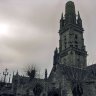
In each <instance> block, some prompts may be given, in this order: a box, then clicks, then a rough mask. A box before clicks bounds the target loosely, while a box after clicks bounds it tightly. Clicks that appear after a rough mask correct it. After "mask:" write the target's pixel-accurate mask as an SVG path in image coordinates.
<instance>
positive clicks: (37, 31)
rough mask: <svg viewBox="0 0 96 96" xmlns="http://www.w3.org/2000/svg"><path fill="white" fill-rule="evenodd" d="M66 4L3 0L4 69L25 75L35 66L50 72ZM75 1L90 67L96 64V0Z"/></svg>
mask: <svg viewBox="0 0 96 96" xmlns="http://www.w3.org/2000/svg"><path fill="white" fill-rule="evenodd" d="M67 1H68V0H0V26H1V27H0V28H1V29H2V30H0V67H1V69H2V70H3V69H4V68H6V67H7V68H8V69H9V70H12V71H13V70H15V71H16V70H17V69H18V70H19V71H20V72H23V71H24V67H25V66H27V65H29V64H36V66H37V67H38V68H39V69H40V70H43V71H42V72H44V69H45V68H47V69H48V70H49V71H50V70H51V68H52V64H53V53H54V49H55V48H56V46H57V47H58V40H59V34H58V30H59V20H60V16H61V13H62V12H64V11H65V3H66V2H67ZM72 1H74V3H75V5H76V12H77V11H78V10H79V11H80V15H81V18H82V20H83V27H84V29H85V31H84V39H85V45H86V49H87V51H88V54H89V55H88V65H91V64H92V63H96V0H72ZM2 25H3V27H4V28H2ZM4 29H6V30H4ZM1 69H0V70H1ZM42 72H41V73H42Z"/></svg>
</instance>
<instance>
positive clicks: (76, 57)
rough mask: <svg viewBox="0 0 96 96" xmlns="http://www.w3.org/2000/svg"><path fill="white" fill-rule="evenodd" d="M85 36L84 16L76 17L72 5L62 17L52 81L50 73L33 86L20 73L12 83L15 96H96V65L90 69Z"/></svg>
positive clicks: (70, 2) (67, 7)
mask: <svg viewBox="0 0 96 96" xmlns="http://www.w3.org/2000/svg"><path fill="white" fill-rule="evenodd" d="M83 32H84V29H83V26H82V19H81V17H80V13H79V12H78V14H76V12H75V5H74V2H72V1H68V2H67V3H66V6H65V15H63V14H62V15H61V19H60V30H59V36H60V40H59V48H56V50H55V51H54V57H53V68H52V70H51V72H50V75H49V77H47V71H46V72H45V79H38V78H34V79H33V80H32V81H30V82H29V78H28V77H23V76H20V75H19V74H18V73H17V74H16V75H15V76H13V80H12V89H11V93H12V94H13V96H35V95H36V96H96V65H95V64H93V65H91V66H87V60H86V59H87V51H86V48H85V45H84V38H83ZM58 49H59V50H58ZM34 90H35V91H36V94H34ZM1 96H3V95H1ZM8 96H10V95H8Z"/></svg>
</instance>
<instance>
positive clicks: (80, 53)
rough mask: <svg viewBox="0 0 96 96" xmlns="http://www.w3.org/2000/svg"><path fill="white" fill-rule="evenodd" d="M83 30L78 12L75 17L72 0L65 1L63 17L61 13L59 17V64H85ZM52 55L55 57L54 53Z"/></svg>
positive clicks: (79, 65)
mask: <svg viewBox="0 0 96 96" xmlns="http://www.w3.org/2000/svg"><path fill="white" fill-rule="evenodd" d="M83 31H84V30H83V27H82V19H81V17H80V13H79V12H78V15H77V17H76V12H75V5H74V2H72V1H69V2H67V3H66V7H65V17H64V15H63V14H62V16H61V19H60V30H59V35H60V40H59V59H60V60H59V63H60V64H65V65H68V66H74V67H80V68H83V67H85V66H86V57H87V52H86V49H85V45H84V39H83ZM54 57H55V58H56V55H55V56H54ZM55 58H54V59H55ZM54 61H56V60H54Z"/></svg>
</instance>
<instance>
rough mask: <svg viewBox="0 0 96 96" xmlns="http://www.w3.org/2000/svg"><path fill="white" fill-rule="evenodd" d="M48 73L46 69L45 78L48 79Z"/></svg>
mask: <svg viewBox="0 0 96 96" xmlns="http://www.w3.org/2000/svg"><path fill="white" fill-rule="evenodd" d="M47 75H48V73H47V69H45V80H47Z"/></svg>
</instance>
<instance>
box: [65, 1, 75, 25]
mask: <svg viewBox="0 0 96 96" xmlns="http://www.w3.org/2000/svg"><path fill="white" fill-rule="evenodd" d="M65 24H76V14H75V5H74V2H72V1H69V2H67V3H66V7H65Z"/></svg>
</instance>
